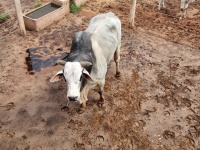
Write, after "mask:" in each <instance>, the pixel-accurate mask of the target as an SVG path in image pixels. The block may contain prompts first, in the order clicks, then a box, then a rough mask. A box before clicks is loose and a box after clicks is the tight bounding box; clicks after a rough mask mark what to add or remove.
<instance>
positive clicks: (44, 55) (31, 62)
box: [26, 47, 68, 74]
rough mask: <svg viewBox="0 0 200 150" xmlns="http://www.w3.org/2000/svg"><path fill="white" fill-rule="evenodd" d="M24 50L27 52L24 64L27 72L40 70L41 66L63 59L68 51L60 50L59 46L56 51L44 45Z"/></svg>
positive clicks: (52, 64) (54, 63)
mask: <svg viewBox="0 0 200 150" xmlns="http://www.w3.org/2000/svg"><path fill="white" fill-rule="evenodd" d="M26 52H27V53H28V57H26V64H27V66H28V68H27V69H28V72H29V74H34V73H35V72H40V71H41V68H46V67H49V66H54V65H56V62H57V60H59V59H62V60H63V59H65V58H66V57H67V55H68V53H66V52H62V49H61V48H58V49H57V50H56V51H51V50H48V49H47V48H46V47H38V48H29V49H27V51H26Z"/></svg>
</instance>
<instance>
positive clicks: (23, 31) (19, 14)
mask: <svg viewBox="0 0 200 150" xmlns="http://www.w3.org/2000/svg"><path fill="white" fill-rule="evenodd" d="M14 2H15V9H16V12H17V18H18V21H19V27H20V32H21V35H23V36H26V29H25V25H24V19H23V14H22V9H21V5H20V0H14Z"/></svg>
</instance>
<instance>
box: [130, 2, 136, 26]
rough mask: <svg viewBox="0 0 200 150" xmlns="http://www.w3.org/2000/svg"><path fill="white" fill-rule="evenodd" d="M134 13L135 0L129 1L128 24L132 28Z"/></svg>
mask: <svg viewBox="0 0 200 150" xmlns="http://www.w3.org/2000/svg"><path fill="white" fill-rule="evenodd" d="M135 12H136V0H131V8H130V16H129V24H130V25H131V27H134V24H135Z"/></svg>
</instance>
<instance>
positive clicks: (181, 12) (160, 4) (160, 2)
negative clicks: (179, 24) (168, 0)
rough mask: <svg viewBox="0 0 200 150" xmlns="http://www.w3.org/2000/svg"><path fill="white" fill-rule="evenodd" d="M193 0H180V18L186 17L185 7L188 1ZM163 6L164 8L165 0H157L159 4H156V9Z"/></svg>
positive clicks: (192, 0)
mask: <svg viewBox="0 0 200 150" xmlns="http://www.w3.org/2000/svg"><path fill="white" fill-rule="evenodd" d="M194 1H195V0H181V6H180V9H181V11H180V19H181V18H182V17H186V13H187V8H188V6H189V3H192V2H194ZM161 7H163V8H165V0H159V4H158V9H159V10H160V8H161Z"/></svg>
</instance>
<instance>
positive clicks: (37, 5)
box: [34, 1, 42, 8]
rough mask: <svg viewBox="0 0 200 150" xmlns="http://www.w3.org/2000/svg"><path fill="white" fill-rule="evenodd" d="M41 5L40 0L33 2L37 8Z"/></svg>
mask: <svg viewBox="0 0 200 150" xmlns="http://www.w3.org/2000/svg"><path fill="white" fill-rule="evenodd" d="M41 6H42V2H40V1H37V2H36V3H35V4H34V8H38V7H41Z"/></svg>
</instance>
